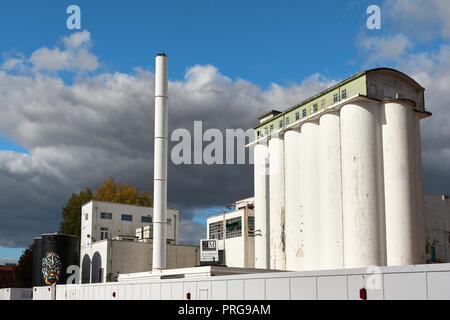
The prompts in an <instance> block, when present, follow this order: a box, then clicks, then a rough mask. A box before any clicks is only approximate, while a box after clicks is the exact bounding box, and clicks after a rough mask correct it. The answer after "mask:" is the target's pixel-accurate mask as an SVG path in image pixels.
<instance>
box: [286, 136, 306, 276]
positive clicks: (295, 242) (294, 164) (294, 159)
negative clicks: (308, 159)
mask: <svg viewBox="0 0 450 320" xmlns="http://www.w3.org/2000/svg"><path fill="white" fill-rule="evenodd" d="M300 135H301V133H300V129H292V130H288V131H286V133H285V134H284V163H285V164H284V168H285V187H286V190H285V195H286V198H285V201H286V224H285V232H284V234H285V242H286V269H287V270H302V268H303V219H302V213H301V210H300V206H301V201H300V197H301V192H300V170H301V163H300V152H301V150H300Z"/></svg>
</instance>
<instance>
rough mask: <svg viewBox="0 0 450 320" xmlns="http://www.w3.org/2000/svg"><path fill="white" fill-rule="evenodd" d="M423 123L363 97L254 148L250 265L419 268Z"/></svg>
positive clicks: (391, 104)
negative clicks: (253, 230)
mask: <svg viewBox="0 0 450 320" xmlns="http://www.w3.org/2000/svg"><path fill="white" fill-rule="evenodd" d="M419 121H420V117H419V115H418V114H416V113H415V112H414V105H413V104H412V103H411V102H409V101H407V100H402V99H394V100H389V101H384V102H379V101H375V100H370V99H365V98H359V99H358V100H357V101H353V102H350V103H347V104H344V105H343V106H342V107H340V108H339V109H336V108H335V109H333V110H323V111H321V112H320V113H318V114H317V115H315V116H313V117H309V118H308V119H305V120H304V121H301V122H299V123H298V124H295V125H293V126H291V127H290V128H288V129H286V130H283V131H280V132H275V133H273V134H272V135H271V136H270V137H268V138H264V139H260V141H259V143H258V144H256V145H255V150H254V156H255V227H256V230H257V234H256V238H255V266H256V267H258V268H271V269H280V270H314V269H334V268H353V267H365V266H370V265H380V266H381V265H406V264H415V263H424V262H425V228H424V222H423V192H422V170H421V149H420V148H421V147H420V124H419Z"/></svg>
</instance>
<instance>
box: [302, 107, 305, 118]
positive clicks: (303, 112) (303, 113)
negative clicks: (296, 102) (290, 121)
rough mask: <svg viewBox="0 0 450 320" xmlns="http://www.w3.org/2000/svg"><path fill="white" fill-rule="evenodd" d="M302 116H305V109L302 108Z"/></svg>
mask: <svg viewBox="0 0 450 320" xmlns="http://www.w3.org/2000/svg"><path fill="white" fill-rule="evenodd" d="M302 117H303V118H304V117H306V109H303V111H302Z"/></svg>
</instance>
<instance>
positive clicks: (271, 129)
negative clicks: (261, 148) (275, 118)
mask: <svg viewBox="0 0 450 320" xmlns="http://www.w3.org/2000/svg"><path fill="white" fill-rule="evenodd" d="M270 132H273V124H271V125H270Z"/></svg>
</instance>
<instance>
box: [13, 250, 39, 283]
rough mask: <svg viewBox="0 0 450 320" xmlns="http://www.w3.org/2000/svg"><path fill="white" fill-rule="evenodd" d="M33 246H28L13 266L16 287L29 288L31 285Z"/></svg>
mask: <svg viewBox="0 0 450 320" xmlns="http://www.w3.org/2000/svg"><path fill="white" fill-rule="evenodd" d="M33 248H34V246H33V245H31V246H29V247H28V249H26V250H25V251H24V252H23V253H22V256H20V259H19V262H18V264H17V265H16V266H15V267H14V280H15V282H16V286H17V287H18V288H31V287H32V286H33Z"/></svg>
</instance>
